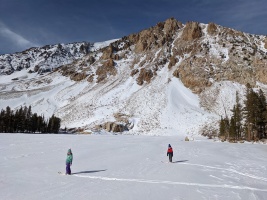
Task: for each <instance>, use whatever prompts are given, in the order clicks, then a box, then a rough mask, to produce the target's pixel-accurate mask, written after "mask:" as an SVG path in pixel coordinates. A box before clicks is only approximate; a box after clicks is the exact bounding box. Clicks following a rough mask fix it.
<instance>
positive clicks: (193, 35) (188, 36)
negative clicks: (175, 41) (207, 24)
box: [182, 22, 202, 41]
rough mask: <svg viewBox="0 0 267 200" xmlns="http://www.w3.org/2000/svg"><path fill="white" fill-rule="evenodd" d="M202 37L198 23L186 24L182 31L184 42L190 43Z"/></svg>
mask: <svg viewBox="0 0 267 200" xmlns="http://www.w3.org/2000/svg"><path fill="white" fill-rule="evenodd" d="M201 36H202V31H201V27H200V26H199V23H198V22H187V23H186V25H185V28H184V30H183V34H182V38H183V39H184V40H185V41H192V40H194V39H198V38H200V37H201Z"/></svg>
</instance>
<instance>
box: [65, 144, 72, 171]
mask: <svg viewBox="0 0 267 200" xmlns="http://www.w3.org/2000/svg"><path fill="white" fill-rule="evenodd" d="M72 159H73V154H72V152H71V149H69V150H68V153H67V159H66V175H71V169H70V166H71V165H72Z"/></svg>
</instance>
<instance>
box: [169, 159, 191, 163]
mask: <svg viewBox="0 0 267 200" xmlns="http://www.w3.org/2000/svg"><path fill="white" fill-rule="evenodd" d="M187 161H188V160H177V161H174V162H172V163H181V162H187Z"/></svg>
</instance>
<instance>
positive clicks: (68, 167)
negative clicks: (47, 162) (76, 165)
mask: <svg viewBox="0 0 267 200" xmlns="http://www.w3.org/2000/svg"><path fill="white" fill-rule="evenodd" d="M70 173H71V171H70V164H69V163H68V164H66V174H70Z"/></svg>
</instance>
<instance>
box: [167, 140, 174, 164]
mask: <svg viewBox="0 0 267 200" xmlns="http://www.w3.org/2000/svg"><path fill="white" fill-rule="evenodd" d="M167 156H169V162H172V157H173V150H172V147H171V145H170V144H169V146H168V151H167Z"/></svg>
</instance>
